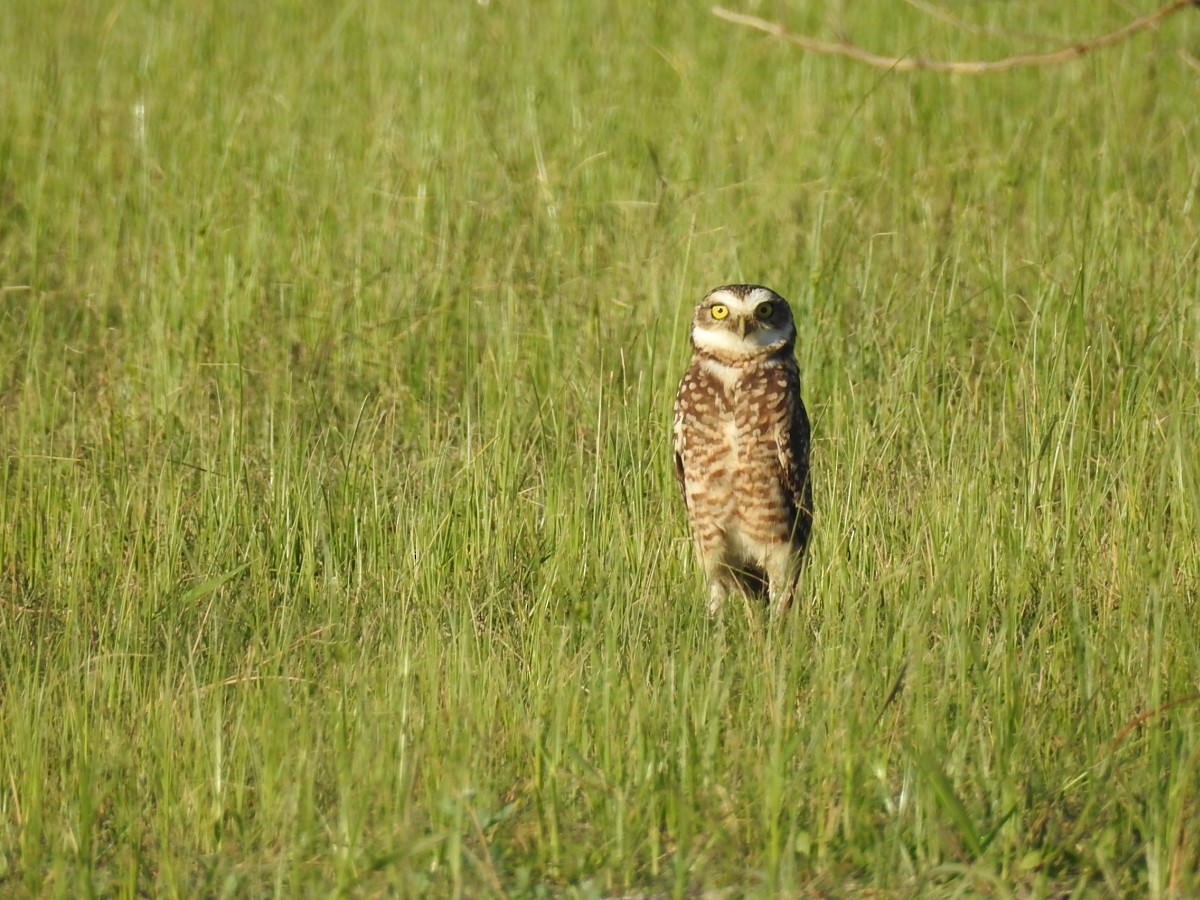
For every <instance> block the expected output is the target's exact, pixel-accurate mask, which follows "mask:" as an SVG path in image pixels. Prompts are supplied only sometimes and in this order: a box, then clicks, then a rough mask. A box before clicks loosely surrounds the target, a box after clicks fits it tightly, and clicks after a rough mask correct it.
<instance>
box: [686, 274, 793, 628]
mask: <svg viewBox="0 0 1200 900" xmlns="http://www.w3.org/2000/svg"><path fill="white" fill-rule="evenodd" d="M691 337H692V351H693V352H692V360H691V364H690V365H689V366H688V369H687V371H686V372H685V373H684V375H683V379H682V380H681V381H680V383H679V393H678V394H677V395H676V398H675V428H674V432H675V474H676V477H677V478H678V480H679V487H680V490H681V491H682V493H683V498H684V502H685V504H686V505H687V512H688V522H689V524H690V525H691V530H692V536H693V538H694V540H695V544H696V553H697V556H698V558H699V560H700V564H701V566H702V567H703V568H704V571H705V574H706V575H707V577H708V580H709V585H710V588H709V609H710V611H712V612H716V611H717V610H718V609H719V608H720V606H721V603H722V602H723V601H724V599H725V597H726V596H727V595H728V594H729V593H730V592H739V593H743V594H748V595H751V596H756V597H762V598H764V599H767V600H768V601H769V603H770V606H771V610H772V612H775V613H778V612H781V611H782V610H784V609H787V608H788V607H789V606H790V605H791V603H792V600H793V598H794V595H795V591H796V583H797V580H798V578H799V575H800V569H801V566H802V564H803V561H804V553H805V549H806V548H807V546H808V537H809V532H810V530H811V527H812V483H811V480H810V477H809V467H808V446H809V426H808V415H807V413H806V412H805V409H804V403H803V402H802V401H801V399H800V371H799V368H798V367H797V365H796V358H795V346H796V326H795V323H794V321H793V319H792V311H791V309H790V307H789V306H788V304H787V301H786V300H784V299H783V298H782V297H780V296H779V295H778V294H776V293H775V292H774V291H772V290H770V289H768V288H765V287H762V286H761V285H752V284H733V285H725V286H724V287H719V288H714V289H713V290H711V291H709V292H708V294H707V295H706V296H705V297H704V299H703V300H701V301H700V304H699V305H698V306H697V307H696V311H695V315H694V317H693V320H692V331H691Z"/></svg>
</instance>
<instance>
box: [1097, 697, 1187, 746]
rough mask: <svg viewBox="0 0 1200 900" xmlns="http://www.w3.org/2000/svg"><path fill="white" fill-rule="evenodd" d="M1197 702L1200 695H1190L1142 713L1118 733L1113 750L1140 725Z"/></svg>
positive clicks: (1114, 739)
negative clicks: (1186, 704)
mask: <svg viewBox="0 0 1200 900" xmlns="http://www.w3.org/2000/svg"><path fill="white" fill-rule="evenodd" d="M1197 700H1200V694H1188V695H1187V696H1186V697H1180V698H1179V699H1178V700H1172V701H1170V702H1169V703H1164V704H1163V705H1162V706H1160V707H1158V708H1156V709H1151V710H1148V711H1146V712H1144V713H1141V714H1140V715H1138V716H1135V717H1134V718H1132V719H1130V720H1129V722H1128V723H1127V724H1126V725H1125V727H1124V728H1122V729H1121V730H1120V731H1119V732H1117V736H1116V737H1115V738H1113V743H1112V747H1113V750H1116V749H1117V748H1118V747H1120V746H1121V741H1123V740H1125V738H1126V737H1127V736H1128V734H1129V732H1131V731H1133V729H1135V728H1137V727H1138V726H1139V725H1144V724H1145V723H1146V722H1148V721H1150V720H1151V719H1153V718H1154V717H1155V716H1157V715H1159V714H1160V713H1164V712H1166V711H1167V710H1168V709H1171V708H1172V707H1175V706H1181V705H1183V704H1184V703H1195V702H1196V701H1197Z"/></svg>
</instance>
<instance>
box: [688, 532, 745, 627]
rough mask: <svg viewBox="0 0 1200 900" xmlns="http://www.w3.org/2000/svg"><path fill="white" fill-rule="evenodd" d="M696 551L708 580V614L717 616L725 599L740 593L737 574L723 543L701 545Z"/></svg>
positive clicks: (715, 542)
mask: <svg viewBox="0 0 1200 900" xmlns="http://www.w3.org/2000/svg"><path fill="white" fill-rule="evenodd" d="M696 550H697V553H698V555H699V557H700V565H701V567H702V568H703V569H704V576H705V578H707V579H708V614H709V615H710V616H715V615H717V614H718V613H720V611H721V607H722V606H724V605H725V598H726V597H728V596H729V595H730V594H732V593H736V592H737V591H738V589H739V587H738V580H737V573H736V571H735V570H734V569H732V568H731V567H730V565H729V561H728V560H727V559H726V558H725V547H724V544H723V542H720V541H714V542H713V543H712V544H711V545H710V546H704V545H702V544H701V545H698V546H697V547H696Z"/></svg>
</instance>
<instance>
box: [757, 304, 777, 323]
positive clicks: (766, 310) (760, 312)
mask: <svg viewBox="0 0 1200 900" xmlns="http://www.w3.org/2000/svg"><path fill="white" fill-rule="evenodd" d="M773 312H775V307H774V306H772V305H771V304H770V303H760V304H758V308H757V309H755V310H754V314H755V315H756V316H758V317H759V318H760V319H769V318H771V313H773Z"/></svg>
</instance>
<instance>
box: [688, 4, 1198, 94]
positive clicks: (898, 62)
mask: <svg viewBox="0 0 1200 900" xmlns="http://www.w3.org/2000/svg"><path fill="white" fill-rule="evenodd" d="M1189 6H1195V7H1198V8H1200V0H1175V2H1174V3H1168V4H1167V5H1166V6H1164V7H1162V8H1160V9H1156V10H1155V11H1154V12H1151V13H1147V14H1146V15H1144V16H1141V17H1140V18H1137V19H1134V20H1133V21H1132V22H1129V23H1128V24H1126V25H1123V26H1122V27H1120V28H1118V29H1117V30H1116V31H1110V32H1108V33H1107V34H1102V35H1099V36H1097V37H1094V38H1092V39H1091V40H1086V41H1079V42H1077V43H1074V44H1071V45H1070V46H1068V47H1063V48H1062V49H1060V50H1053V51H1050V52H1049V53H1021V54H1017V55H1016V56H1006V57H1004V58H1003V59H994V60H977V61H960V60H938V59H925V58H924V57H920V56H880V55H879V54H877V53H872V52H871V51H869V50H864V49H863V48H861V47H859V46H857V45H856V44H851V43H849V42H848V41H837V42H833V41H819V40H816V39H815V38H810V37H808V36H806V35H803V34H797V33H796V32H793V31H788V30H787V29H786V28H784V27H783V26H782V25H780V24H779V23H778V22H768V21H767V20H766V19H760V18H758V17H757V16H747V15H743V14H742V13H735V12H732V11H730V10H728V9H724V8H723V7H720V6H714V7H713V10H712V12H713V15H714V16H716V17H717V18H720V19H724V20H725V21H727V22H733V23H734V24H735V25H745V26H746V27H747V28H757V29H758V30H759V31H764V32H766V33H767V34H769V35H772V36H774V37H777V38H781V39H783V40H785V41H790V42H791V43H793V44H796V45H797V46H799V47H803V48H804V49H805V50H809V51H811V52H813V53H828V54H832V55H834V56H844V57H846V58H847V59H853V60H855V61H857V62H861V63H866V64H867V65H868V66H875V67H876V68H878V69H892V70H894V71H897V72H914V71H926V72H953V73H956V74H961V75H983V74H986V73H988V72H1000V71H1003V70H1005V69H1017V68H1022V67H1026V66H1054V65H1058V64H1059V63H1065V62H1070V61H1071V60H1073V59H1078V58H1079V57H1081V56H1085V55H1086V54H1088V53H1091V52H1092V51H1093V50H1099V49H1101V48H1104V47H1110V46H1112V45H1113V44H1116V43H1119V42H1121V41H1123V40H1125V39H1126V38H1128V37H1130V36H1131V35H1134V34H1136V33H1137V32H1139V31H1143V30H1145V29H1147V28H1150V27H1151V26H1153V25H1157V24H1158V23H1159V22H1161V21H1163V19H1166V18H1167V17H1168V16H1172V15H1174V14H1175V13H1177V12H1179V11H1180V10H1181V9H1184V8H1186V7H1189Z"/></svg>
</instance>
